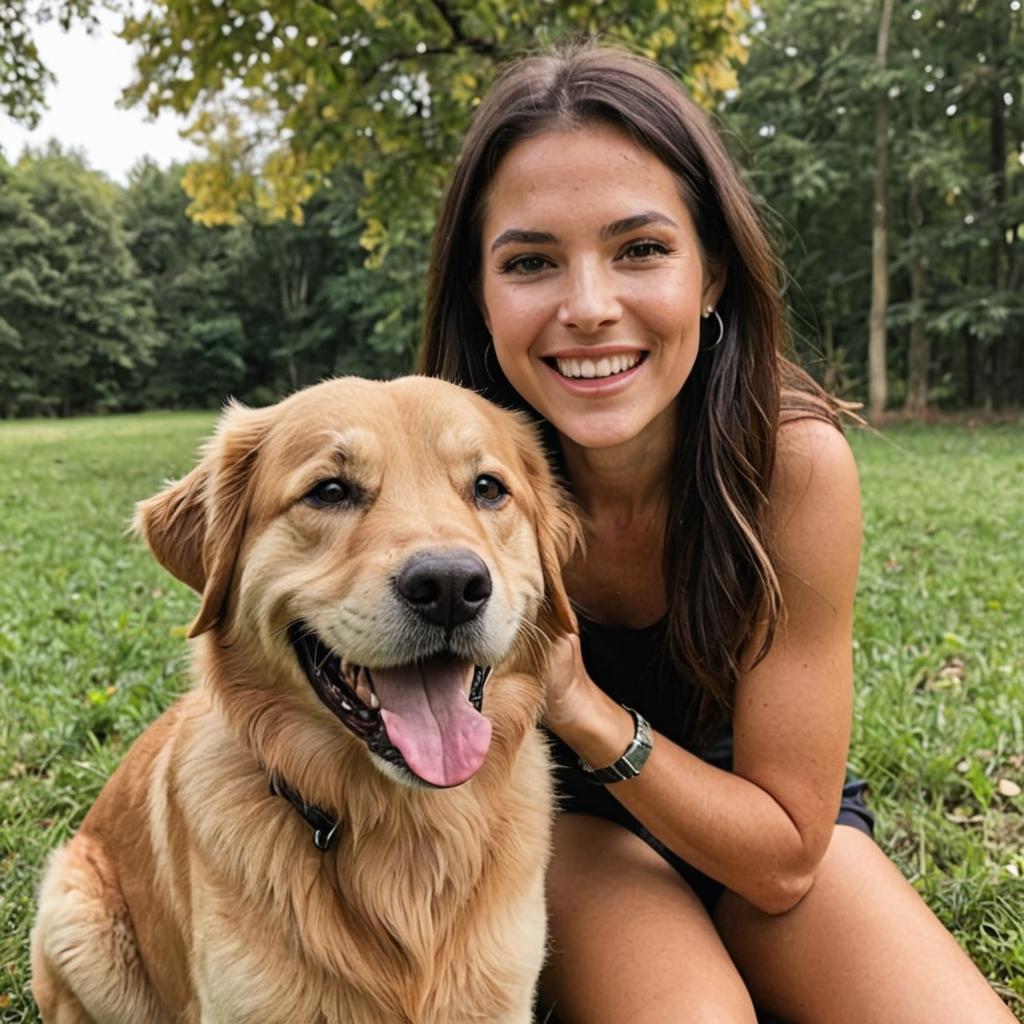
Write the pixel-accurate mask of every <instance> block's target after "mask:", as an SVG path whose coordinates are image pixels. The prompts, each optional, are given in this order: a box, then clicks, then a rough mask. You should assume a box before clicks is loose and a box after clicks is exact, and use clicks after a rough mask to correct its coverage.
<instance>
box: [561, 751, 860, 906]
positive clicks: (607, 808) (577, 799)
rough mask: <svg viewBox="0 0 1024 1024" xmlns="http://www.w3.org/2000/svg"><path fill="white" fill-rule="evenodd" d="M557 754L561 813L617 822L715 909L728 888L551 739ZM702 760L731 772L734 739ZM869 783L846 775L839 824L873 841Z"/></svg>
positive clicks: (708, 752)
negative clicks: (668, 842)
mask: <svg viewBox="0 0 1024 1024" xmlns="http://www.w3.org/2000/svg"><path fill="white" fill-rule="evenodd" d="M552 739H553V740H554V745H553V748H552V752H553V753H554V755H555V763H556V768H557V771H556V780H557V784H556V785H557V792H558V805H559V810H560V812H561V813H562V814H590V815H593V816H594V817H597V818H603V819H605V820H606V821H614V822H616V823H617V824H619V825H622V827H623V828H626V829H628V830H629V831H630V832H632V833H633V834H634V835H637V836H639V837H640V838H641V839H642V840H643V841H644V842H645V843H647V845H648V846H650V847H651V848H652V849H653V850H656V851H657V852H658V853H659V854H660V855H661V856H662V857H664V858H665V860H666V861H668V863H669V864H671V865H672V867H673V868H675V870H676V871H677V872H678V873H679V874H680V876H682V878H684V879H685V880H686V882H687V883H688V884H689V886H690V888H692V889H693V891H694V892H695V893H696V894H697V896H698V898H699V899H700V901H701V902H702V903H703V904H704V906H705V907H707V909H708V911H709V912H711V911H712V910H714V907H715V904H716V903H717V902H718V899H719V897H720V896H721V895H722V892H723V891H724V889H725V887H724V886H723V885H722V884H721V882H716V881H715V880H714V879H713V878H709V877H708V876H707V875H705V874H704V873H703V872H702V871H698V870H697V869H696V868H695V867H694V866H693V865H692V864H688V863H687V862H686V861H685V860H683V859H682V857H678V856H676V854H674V853H673V852H672V851H671V850H670V849H668V847H666V846H665V844H664V843H662V842H660V841H659V840H658V839H656V838H655V837H654V836H652V835H651V833H650V832H648V831H647V829H645V828H644V827H643V825H641V824H640V822H639V821H637V820H636V818H634V817H633V815H632V814H630V813H629V811H627V810H626V808H625V807H623V806H622V804H620V803H619V801H618V800H616V799H615V797H614V796H612V794H611V793H610V792H609V791H608V789H606V787H604V786H595V785H594V784H593V783H592V782H588V781H587V780H586V778H584V776H583V774H582V773H581V772H580V770H579V769H578V768H577V767H576V757H575V755H574V754H573V753H572V751H570V750H569V748H568V747H566V746H565V744H563V743H561V741H559V740H558V739H557V737H552ZM703 759H704V760H705V761H707V762H708V763H709V764H713V765H715V766H716V767H718V768H724V769H725V770H726V771H731V769H732V737H731V736H725V737H722V739H720V740H719V741H718V742H716V743H715V744H714V745H713V746H712V747H711V748H710V749H709V750H708V751H707V753H706V754H704V755H703ZM867 786H868V784H867V783H866V782H865V781H864V780H863V779H858V778H856V777H854V776H852V775H847V779H846V784H845V785H844V786H843V796H842V801H841V802H840V804H839V814H838V816H837V817H836V824H837V825H849V826H851V827H852V828H856V829H859V830H860V831H861V832H863V833H865V835H868V836H870V837H871V838H872V839H873V838H874V834H875V816H874V815H873V814H872V813H871V811H870V809H869V808H868V805H867V801H866V799H865V791H866V790H867Z"/></svg>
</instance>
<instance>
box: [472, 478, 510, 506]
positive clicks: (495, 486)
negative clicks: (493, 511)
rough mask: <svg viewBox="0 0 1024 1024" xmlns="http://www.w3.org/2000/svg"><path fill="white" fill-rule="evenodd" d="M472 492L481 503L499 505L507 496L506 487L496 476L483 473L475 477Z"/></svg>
mask: <svg viewBox="0 0 1024 1024" xmlns="http://www.w3.org/2000/svg"><path fill="white" fill-rule="evenodd" d="M473 494H474V496H475V497H476V500H477V501H478V502H480V503H481V504H483V505H500V504H502V502H504V500H505V498H506V497H507V496H508V488H506V487H505V485H504V484H503V483H502V482H501V481H500V480H499V479H498V478H497V477H496V476H488V475H487V474H486V473H484V474H482V475H481V476H478V477H477V478H476V483H475V484H474V485H473Z"/></svg>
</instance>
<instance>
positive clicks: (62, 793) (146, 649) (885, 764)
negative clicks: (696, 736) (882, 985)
mask: <svg viewBox="0 0 1024 1024" xmlns="http://www.w3.org/2000/svg"><path fill="white" fill-rule="evenodd" d="M212 422H213V417H212V416H211V415H210V414H173V415H150V414H146V415H141V416H132V417H112V418H109V419H92V420H78V421H66V422H39V421H32V422H23V423H10V424H0V522H2V524H3V525H2V527H0V565H2V566H3V571H2V572H0V679H2V685H0V807H2V808H3V812H2V815H0V895H2V931H0V1021H2V1022H3V1024H15V1022H18V1024H22V1022H30V1021H36V1020H37V1019H38V1018H37V1016H36V1014H35V1011H34V1008H33V1006H32V1001H31V997H30V996H29V994H28V985H27V978H28V969H27V935H28V928H29V924H30V921H31V917H32V904H33V894H34V886H35V884H36V881H37V878H38V875H39V871H40V867H41V865H42V863H43V861H44V859H45V857H46V854H47V852H48V851H49V850H50V849H51V848H52V847H54V846H55V845H56V844H58V843H59V842H61V841H62V840H63V839H65V838H66V837H67V836H68V835H69V834H70V833H71V832H72V831H73V829H74V828H75V826H76V825H77V823H78V822H79V821H80V820H81V818H82V816H83V815H84V813H85V811H86V809H87V808H88V806H89V805H90V804H91V803H92V801H93V800H94V799H95V797H96V794H97V793H98V792H99V789H100V787H101V786H102V784H103V782H104V780H105V779H106V778H107V776H108V775H109V774H110V772H111V771H112V770H113V768H114V766H115V765H116V764H117V762H118V760H119V759H120V758H121V756H122V755H123V754H124V752H125V751H126V749H127V747H128V746H129V744H130V743H131V741H132V740H133V739H134V737H135V736H136V735H137V734H138V733H139V732H140V731H141V730H142V729H143V728H144V727H145V725H146V724H147V723H148V722H149V721H151V720H152V719H153V718H155V717H156V715H157V714H158V712H159V711H160V710H161V709H162V708H163V707H165V706H166V705H167V704H168V703H169V702H170V701H171V700H172V698H173V697H174V695H175V694H177V693H178V692H179V691H180V689H181V687H182V686H183V678H182V675H183V668H184V664H185V641H184V626H185V625H186V624H187V623H188V622H189V620H190V618H191V616H192V614H193V613H194V610H195V599H194V596H193V595H192V594H191V592H190V591H188V590H187V588H185V587H184V586H182V585H180V584H178V583H177V582H175V581H174V580H172V579H171V578H170V577H169V576H168V575H167V574H166V573H165V572H164V571H163V570H162V569H160V567H159V566H157V564H156V563H155V562H154V561H153V559H152V558H151V557H150V556H149V555H148V553H147V552H146V551H145V550H144V547H143V546H142V544H141V543H139V542H138V541H135V540H133V539H131V538H129V537H127V536H126V535H125V527H126V524H127V522H128V520H129V518H130V516H131V510H132V505H133V503H134V502H135V501H137V500H138V499H140V498H143V497H146V496H148V495H149V494H152V493H154V492H155V491H156V490H157V489H158V488H159V486H160V484H161V482H162V481H163V480H164V479H165V478H167V477H170V476H176V475H180V474H181V473H183V472H184V471H185V470H186V469H188V468H189V466H190V465H191V464H192V461H193V453H194V450H195V446H196V444H197V442H198V441H199V440H200V439H201V438H202V437H203V436H205V435H206V433H207V432H208V431H209V429H210V426H211V424H212ZM851 440H852V442H853V445H854V448H855V451H856V453H857V458H858V462H859V464H860V467H861V475H862V481H863V487H864V495H865V550H864V560H863V570H862V573H861V584H860V595H859V601H858V618H857V630H856V638H857V639H856V650H855V657H856V666H857V679H858V694H857V709H856V723H855V729H854V742H853V749H852V751H851V761H852V762H853V765H854V767H855V768H856V769H857V770H858V771H859V772H860V773H861V774H863V775H865V776H866V777H867V778H869V779H870V780H871V783H872V803H873V806H874V807H875V809H876V811H877V813H878V817H879V838H880V840H881V842H882V844H883V846H884V847H885V848H886V849H887V850H888V851H889V853H890V854H891V855H892V856H893V857H894V859H895V860H896V862H897V863H898V864H899V866H900V868H901V869H902V870H903V872H904V874H906V876H907V877H908V878H910V879H911V881H912V882H913V884H914V885H915V886H916V887H917V888H918V890H919V891H920V892H921V893H922V895H924V897H925V898H926V899H927V900H928V902H929V903H930V904H931V906H932V907H933V908H934V910H935V911H936V912H937V913H938V914H939V916H940V917H941V918H942V920H943V921H944V922H945V923H946V925H947V926H948V927H950V928H951V929H952V930H953V932H954V934H956V936H957V938H958V939H959V940H960V942H961V943H962V944H963V945H964V946H965V947H966V948H967V950H968V951H969V952H970V954H971V955H972V957H973V958H974V959H975V960H976V962H977V963H978V964H979V965H980V967H981V968H982V970H983V971H984V972H985V974H986V975H987V976H988V977H989V978H990V979H991V981H992V983H993V984H994V985H995V986H996V987H997V988H998V989H999V991H1000V992H1001V994H1002V995H1003V996H1004V998H1005V999H1006V1000H1007V1002H1008V1003H1009V1004H1010V1005H1011V1007H1012V1008H1013V1009H1014V1010H1015V1012H1016V1013H1017V1015H1018V1017H1019V1018H1020V1019H1021V1020H1024V816H1022V811H1024V797H1022V796H1020V795H1013V793H1014V784H1016V785H1024V722H1022V713H1024V712H1022V709H1024V645H1022V644H1021V633H1022V627H1021V623H1022V622H1024V582H1022V574H1021V551H1022V550H1024V501H1022V498H1021V481H1022V480H1024V435H1022V432H1021V430H1020V428H1019V427H1013V426H993V427H984V428H978V429H971V428H967V427H952V426H945V427H940V428H928V429H921V428H914V427H900V428H896V429H893V430H891V431H889V432H887V433H886V434H884V435H878V434H866V433H860V434H856V435H855V436H854V437H853V438H852V439H851Z"/></svg>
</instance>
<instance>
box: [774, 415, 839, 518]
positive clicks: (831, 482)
mask: <svg viewBox="0 0 1024 1024" xmlns="http://www.w3.org/2000/svg"><path fill="white" fill-rule="evenodd" d="M850 484H854V485H856V484H857V464H856V462H855V461H854V457H853V451H852V450H851V448H850V444H849V442H848V441H847V440H846V437H845V435H844V434H843V432H842V431H841V430H839V429H838V428H837V427H835V426H834V425H833V424H831V423H829V422H828V421H827V420H823V419H819V418H818V417H816V416H800V417H795V418H788V419H785V420H784V421H783V422H782V423H780V424H779V432H778V442H777V446H776V453H775V467H774V473H773V474H772V487H771V491H772V494H771V496H772V500H773V503H776V502H779V501H784V500H788V501H799V500H800V498H801V497H802V496H804V495H806V494H807V492H808V491H814V492H816V491H818V490H819V489H829V488H832V487H836V486H842V485H846V486H849V485H850Z"/></svg>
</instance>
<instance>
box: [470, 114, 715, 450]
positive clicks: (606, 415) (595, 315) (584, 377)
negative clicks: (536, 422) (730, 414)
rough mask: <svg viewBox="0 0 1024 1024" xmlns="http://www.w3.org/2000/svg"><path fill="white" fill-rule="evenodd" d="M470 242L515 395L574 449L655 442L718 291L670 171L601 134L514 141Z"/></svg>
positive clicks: (612, 132)
mask: <svg viewBox="0 0 1024 1024" xmlns="http://www.w3.org/2000/svg"><path fill="white" fill-rule="evenodd" d="M581 196H583V197H585V201H584V202H582V203H581V202H580V201H579V200H580V197H581ZM622 210H627V211H630V212H629V213H627V214H626V216H620V212H621V211H622ZM633 211H636V212H633ZM518 223H522V224H524V225H525V228H517V227H515V226H514V225H515V224H518ZM531 225H538V226H540V225H542V226H543V230H537V229H536V228H532V229H531V227H530V226H531ZM482 243H483V248H484V250H485V251H486V252H487V253H488V258H487V259H486V260H485V262H484V267H483V274H482V277H483V289H482V302H481V307H482V313H483V316H484V319H485V322H486V323H487V325H488V329H489V330H491V336H492V340H493V345H494V351H495V354H496V356H497V358H498V363H499V365H500V366H501V369H502V371H503V372H504V374H505V376H506V378H507V379H508V381H509V383H510V384H511V385H512V386H513V387H514V388H515V390H516V391H517V392H518V393H519V394H520V395H521V396H522V397H523V398H524V399H525V400H526V401H527V402H528V403H529V404H530V405H531V406H532V407H533V408H534V409H535V410H536V411H537V412H538V413H540V415H542V416H543V417H544V418H545V419H546V420H547V421H548V422H549V423H551V424H552V425H553V426H554V427H555V428H556V429H557V430H558V432H559V434H560V435H561V436H562V437H563V438H564V439H566V440H567V441H568V442H571V443H573V444H577V445H582V446H584V447H587V448H606V447H610V446H612V445H621V444H623V443H628V444H631V445H632V446H634V447H635V448H636V449H637V450H640V449H642V448H643V447H645V446H646V445H647V444H648V443H649V442H650V440H652V439H653V438H654V437H655V436H658V435H659V434H664V433H665V431H664V428H663V427H659V426H658V423H659V421H660V419H661V417H662V416H664V415H666V414H667V415H669V416H671V413H670V412H669V409H670V407H671V406H672V404H673V402H674V400H675V398H676V395H678V394H679V391H680V390H681V389H682V386H683V384H684V382H685V381H686V378H687V377H688V376H689V374H690V371H691V369H692V368H693V364H694V362H695V360H696V358H697V350H698V345H699V340H700V314H701V311H702V309H706V308H713V307H714V306H715V304H716V302H717V301H718V296H719V295H720V294H721V290H722V277H721V273H716V272H715V271H716V268H712V269H711V271H710V272H708V271H706V270H705V267H704V260H703V256H702V253H701V248H700V243H699V240H698V237H697V232H696V229H695V227H694V225H693V220H692V218H691V217H690V214H689V211H688V210H687V208H686V204H685V203H684V202H683V199H682V196H681V195H680V193H679V188H678V185H677V183H676V179H675V176H674V175H673V174H672V173H671V171H669V169H668V168H667V167H666V166H665V165H664V164H663V163H662V162H661V161H660V160H658V159H657V158H656V157H655V156H653V155H652V154H651V153H650V152H648V151H647V150H644V149H641V148H640V147H639V146H637V145H636V144H635V143H634V142H632V141H631V140H630V138H629V136H628V135H626V134H625V133H624V132H622V131H620V130H619V129H616V128H612V127H606V126H601V125H599V126H595V127H592V128H587V129H585V130H581V131H571V132H549V133H546V134H543V135H539V136H537V137H536V138H532V139H528V140H525V141H524V142H521V143H520V144H519V145H518V146H516V147H514V148H513V149H512V151H511V152H510V153H509V154H508V156H507V157H506V158H505V159H504V160H503V161H502V163H501V165H500V166H499V168H498V171H497V173H496V174H495V176H494V178H493V179H492V181H491V185H490V190H489V193H488V200H487V206H486V216H485V219H484V226H483V238H482Z"/></svg>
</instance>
